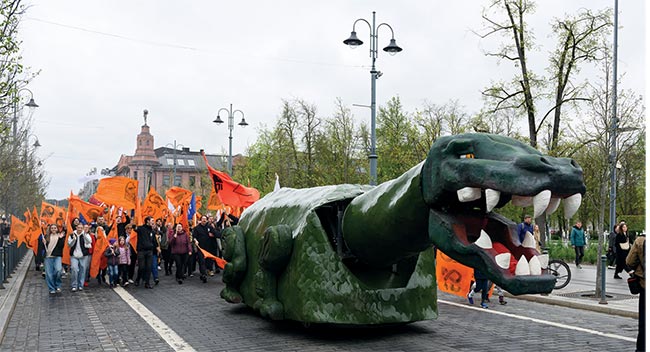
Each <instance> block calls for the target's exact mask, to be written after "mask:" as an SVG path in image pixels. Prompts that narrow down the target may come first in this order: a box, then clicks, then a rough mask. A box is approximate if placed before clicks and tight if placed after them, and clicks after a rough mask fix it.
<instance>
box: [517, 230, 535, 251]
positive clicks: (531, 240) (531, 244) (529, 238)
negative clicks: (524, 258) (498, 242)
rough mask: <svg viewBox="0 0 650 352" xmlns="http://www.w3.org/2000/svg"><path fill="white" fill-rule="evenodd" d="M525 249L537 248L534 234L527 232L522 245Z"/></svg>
mask: <svg viewBox="0 0 650 352" xmlns="http://www.w3.org/2000/svg"><path fill="white" fill-rule="evenodd" d="M521 245H522V246H523V247H525V248H533V249H535V248H537V246H535V237H533V234H532V233H530V232H528V231H526V235H524V242H523V243H522V244H521Z"/></svg>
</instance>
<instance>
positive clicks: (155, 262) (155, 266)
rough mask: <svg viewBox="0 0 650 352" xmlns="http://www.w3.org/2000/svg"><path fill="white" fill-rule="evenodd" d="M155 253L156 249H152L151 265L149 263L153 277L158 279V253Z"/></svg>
mask: <svg viewBox="0 0 650 352" xmlns="http://www.w3.org/2000/svg"><path fill="white" fill-rule="evenodd" d="M155 253H156V251H154V255H153V260H152V264H153V265H151V273H152V274H153V279H154V280H158V255H157V254H155Z"/></svg>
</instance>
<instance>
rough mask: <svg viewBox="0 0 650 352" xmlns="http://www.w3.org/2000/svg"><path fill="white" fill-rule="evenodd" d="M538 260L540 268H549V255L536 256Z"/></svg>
mask: <svg viewBox="0 0 650 352" xmlns="http://www.w3.org/2000/svg"><path fill="white" fill-rule="evenodd" d="M536 257H537V260H538V261H539V266H540V267H542V268H547V267H548V254H540V255H536Z"/></svg>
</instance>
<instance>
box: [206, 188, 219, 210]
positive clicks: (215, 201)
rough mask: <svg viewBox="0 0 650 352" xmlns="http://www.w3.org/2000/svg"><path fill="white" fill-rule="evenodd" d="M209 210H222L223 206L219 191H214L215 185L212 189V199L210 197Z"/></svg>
mask: <svg viewBox="0 0 650 352" xmlns="http://www.w3.org/2000/svg"><path fill="white" fill-rule="evenodd" d="M207 208H208V210H221V209H222V208H223V203H221V199H219V196H218V195H217V192H215V191H214V187H213V188H212V189H211V190H210V199H208V207H207Z"/></svg>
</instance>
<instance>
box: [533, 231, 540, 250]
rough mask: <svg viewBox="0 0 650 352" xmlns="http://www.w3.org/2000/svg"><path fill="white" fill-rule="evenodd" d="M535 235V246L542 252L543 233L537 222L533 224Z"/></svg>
mask: <svg viewBox="0 0 650 352" xmlns="http://www.w3.org/2000/svg"><path fill="white" fill-rule="evenodd" d="M533 237H534V238H535V248H536V249H537V252H539V253H542V247H540V245H539V244H540V243H541V242H540V241H541V237H542V235H541V233H540V232H539V225H537V224H535V226H533Z"/></svg>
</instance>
